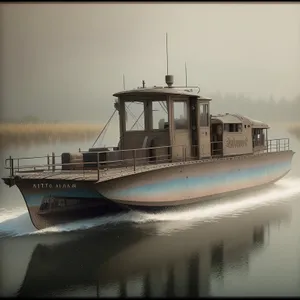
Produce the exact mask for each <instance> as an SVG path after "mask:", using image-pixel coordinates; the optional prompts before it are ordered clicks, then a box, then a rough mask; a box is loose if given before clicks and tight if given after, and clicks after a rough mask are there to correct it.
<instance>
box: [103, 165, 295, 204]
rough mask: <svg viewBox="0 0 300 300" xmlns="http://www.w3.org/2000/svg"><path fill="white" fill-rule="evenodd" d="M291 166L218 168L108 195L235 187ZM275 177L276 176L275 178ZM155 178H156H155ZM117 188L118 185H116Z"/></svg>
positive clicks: (121, 196)
mask: <svg viewBox="0 0 300 300" xmlns="http://www.w3.org/2000/svg"><path fill="white" fill-rule="evenodd" d="M290 168H291V162H290V161H288V162H283V163H277V164H270V165H265V166H262V167H257V168H248V169H241V170H239V169H236V170H232V171H231V172H222V173H219V172H218V170H216V174H213V175H211V176H205V175H202V176H199V177H187V178H186V176H184V177H183V178H178V179H173V180H164V181H160V182H155V183H149V184H144V185H142V186H138V187H132V188H127V189H122V190H119V191H118V190H116V191H111V192H109V193H108V195H107V196H108V197H109V198H111V199H124V198H126V199H128V200H130V198H136V197H137V195H138V198H140V199H142V198H143V197H146V196H147V197H153V198H156V199H157V198H159V197H162V196H164V195H166V194H167V193H172V194H174V193H179V194H184V193H185V191H189V190H199V191H200V190H211V189H216V188H222V187H224V188H225V187H234V186H241V188H242V186H243V184H245V183H248V182H251V181H254V180H255V181H257V180H261V181H266V182H267V181H268V178H270V179H271V178H273V177H276V176H277V177H280V176H281V175H283V174H284V173H286V172H287V171H288V170H290ZM274 179H275V178H274ZM153 180H155V178H153ZM116 188H117V187H116Z"/></svg>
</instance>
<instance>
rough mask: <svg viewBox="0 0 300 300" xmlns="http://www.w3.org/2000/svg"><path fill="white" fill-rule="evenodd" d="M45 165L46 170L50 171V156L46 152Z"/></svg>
mask: <svg viewBox="0 0 300 300" xmlns="http://www.w3.org/2000/svg"><path fill="white" fill-rule="evenodd" d="M47 165H48V171H50V156H49V154H47Z"/></svg>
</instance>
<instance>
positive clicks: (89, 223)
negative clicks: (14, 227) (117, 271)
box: [0, 178, 300, 235]
mask: <svg viewBox="0 0 300 300" xmlns="http://www.w3.org/2000/svg"><path fill="white" fill-rule="evenodd" d="M297 194H300V178H287V179H282V180H280V181H278V182H277V183H275V184H274V185H273V186H272V187H270V188H266V189H264V190H260V191H259V192H258V191H257V192H253V193H252V194H251V195H250V196H248V195H247V196H243V195H240V196H239V197H234V198H225V199H224V198H223V199H222V200H220V201H219V202H212V203H209V202H207V203H205V204H199V206H193V207H192V208H185V209H173V210H169V211H166V212H161V213H141V212H137V211H130V212H124V213H120V214H118V215H114V216H106V217H99V218H94V219H87V220H81V221H76V222H72V223H68V224H63V225H59V226H53V227H49V228H46V229H43V230H39V231H31V232H25V233H20V232H19V234H18V235H24V234H26V235H27V234H45V233H54V232H65V231H66V232H68V231H76V230H84V229H89V228H93V227H98V226H105V225H109V224H119V223H127V222H132V223H136V224H141V223H147V222H162V221H193V220H194V221H203V222H212V221H216V219H218V218H220V217H223V216H225V215H231V216H232V217H237V216H239V215H240V214H241V213H243V212H244V211H246V210H250V209H255V208H257V207H258V206H265V205H270V204H271V203H274V202H278V201H282V200H288V199H290V198H291V197H293V196H295V195H297ZM3 213H5V215H4V214H3ZM26 213H27V211H26ZM22 214H24V209H23V210H20V209H19V210H14V211H10V212H8V211H6V210H3V209H2V210H1V211H0V228H1V229H2V223H3V222H4V221H8V220H10V219H16V218H18V217H20V216H21V215H22ZM170 225H171V224H170ZM181 226H182V224H181ZM181 228H182V227H181Z"/></svg>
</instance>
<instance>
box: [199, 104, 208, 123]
mask: <svg viewBox="0 0 300 300" xmlns="http://www.w3.org/2000/svg"><path fill="white" fill-rule="evenodd" d="M199 108H200V126H203V127H207V126H209V111H208V104H200V105H199Z"/></svg>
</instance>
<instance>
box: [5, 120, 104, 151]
mask: <svg viewBox="0 0 300 300" xmlns="http://www.w3.org/2000/svg"><path fill="white" fill-rule="evenodd" d="M102 128H103V125H102V124H86V123H82V124H80V123H36V124H35V123H2V124H1V123H0V147H1V148H2V147H3V146H14V145H16V146H17V145H27V144H32V143H37V144H40V143H49V142H56V141H60V140H64V141H66V142H72V141H83V140H86V139H92V138H96V137H97V135H98V134H99V133H100V131H101V130H102Z"/></svg>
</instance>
